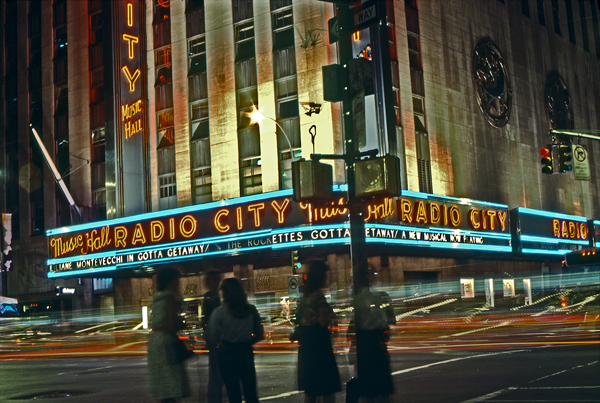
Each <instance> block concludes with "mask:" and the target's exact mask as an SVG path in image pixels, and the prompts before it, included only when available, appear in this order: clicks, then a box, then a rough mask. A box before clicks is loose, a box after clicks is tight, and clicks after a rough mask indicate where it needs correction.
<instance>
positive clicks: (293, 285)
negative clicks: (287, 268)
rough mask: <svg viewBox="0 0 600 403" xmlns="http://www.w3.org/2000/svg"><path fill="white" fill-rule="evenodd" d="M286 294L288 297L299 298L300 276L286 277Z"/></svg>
mask: <svg viewBox="0 0 600 403" xmlns="http://www.w3.org/2000/svg"><path fill="white" fill-rule="evenodd" d="M288 295H289V296H290V299H299V298H300V277H299V276H289V277H288Z"/></svg>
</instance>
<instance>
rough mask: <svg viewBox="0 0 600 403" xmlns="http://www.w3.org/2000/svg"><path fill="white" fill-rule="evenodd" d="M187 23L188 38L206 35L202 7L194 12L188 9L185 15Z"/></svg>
mask: <svg viewBox="0 0 600 403" xmlns="http://www.w3.org/2000/svg"><path fill="white" fill-rule="evenodd" d="M185 22H186V36H187V37H188V38H189V37H192V36H196V35H201V34H204V32H205V30H206V29H205V25H204V8H203V7H200V8H196V9H193V10H190V9H189V8H188V9H187V10H186V13H185Z"/></svg>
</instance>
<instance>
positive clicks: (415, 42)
mask: <svg viewBox="0 0 600 403" xmlns="http://www.w3.org/2000/svg"><path fill="white" fill-rule="evenodd" d="M408 59H409V62H410V67H411V69H417V70H423V66H422V64H421V44H420V40H419V36H418V35H415V34H411V33H409V34H408Z"/></svg>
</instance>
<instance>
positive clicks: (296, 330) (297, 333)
mask: <svg viewBox="0 0 600 403" xmlns="http://www.w3.org/2000/svg"><path fill="white" fill-rule="evenodd" d="M302 329H304V328H303V327H302V326H300V325H298V324H296V325H294V327H292V330H291V331H290V341H300V339H301V338H302V333H303V330H302Z"/></svg>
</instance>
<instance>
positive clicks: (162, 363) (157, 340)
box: [148, 267, 190, 403]
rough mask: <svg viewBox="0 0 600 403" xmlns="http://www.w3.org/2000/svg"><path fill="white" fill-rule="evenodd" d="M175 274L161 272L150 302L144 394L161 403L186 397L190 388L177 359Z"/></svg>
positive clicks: (179, 324) (180, 326)
mask: <svg viewBox="0 0 600 403" xmlns="http://www.w3.org/2000/svg"><path fill="white" fill-rule="evenodd" d="M180 276H181V273H180V272H179V270H177V269H174V268H172V267H165V268H163V269H162V270H161V271H160V272H159V273H158V276H157V278H156V281H157V292H155V293H154V295H153V298H152V332H151V333H150V336H149V340H148V394H149V395H150V397H152V398H155V399H159V400H160V401H161V402H163V403H171V402H175V401H176V399H178V398H182V397H189V396H190V384H189V380H188V376H187V372H186V369H185V366H184V363H183V361H182V360H179V359H178V358H177V352H176V343H179V339H178V337H177V331H178V330H181V329H183V327H184V324H183V321H182V320H181V316H180V313H181V298H180V296H179V291H178V290H179V277H180Z"/></svg>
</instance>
